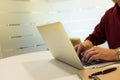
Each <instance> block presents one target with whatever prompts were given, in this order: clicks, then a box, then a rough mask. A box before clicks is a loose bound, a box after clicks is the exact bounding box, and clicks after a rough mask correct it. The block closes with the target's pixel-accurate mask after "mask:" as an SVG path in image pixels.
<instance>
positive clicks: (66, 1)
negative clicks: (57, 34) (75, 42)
mask: <svg viewBox="0 0 120 80" xmlns="http://www.w3.org/2000/svg"><path fill="white" fill-rule="evenodd" d="M46 3H47V4H48V6H49V8H48V13H46V21H45V22H46V23H50V22H55V21H61V22H62V23H63V24H64V27H65V29H66V30H67V32H68V34H69V37H79V38H81V40H82V41H84V39H85V38H86V37H87V36H88V35H89V34H90V33H91V32H92V31H93V29H94V27H95V26H96V25H97V23H98V22H99V21H100V19H101V17H102V16H103V14H104V13H105V11H106V10H107V9H109V8H110V7H111V6H113V5H114V4H113V2H112V0H46ZM102 46H103V47H107V44H104V45H102Z"/></svg>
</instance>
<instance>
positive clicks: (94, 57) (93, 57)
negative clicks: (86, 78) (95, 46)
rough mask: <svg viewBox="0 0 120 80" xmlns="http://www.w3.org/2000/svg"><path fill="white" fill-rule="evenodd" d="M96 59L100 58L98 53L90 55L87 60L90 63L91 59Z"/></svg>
mask: <svg viewBox="0 0 120 80" xmlns="http://www.w3.org/2000/svg"><path fill="white" fill-rule="evenodd" d="M97 59H100V58H99V55H98V54H96V55H93V56H91V57H90V58H89V59H88V61H87V62H88V63H90V62H91V61H93V60H97Z"/></svg>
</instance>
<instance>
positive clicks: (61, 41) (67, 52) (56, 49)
mask: <svg viewBox="0 0 120 80" xmlns="http://www.w3.org/2000/svg"><path fill="white" fill-rule="evenodd" d="M37 28H38V30H39V32H40V34H41V36H42V37H43V39H44V41H45V43H46V45H47V46H48V48H49V50H50V51H51V53H52V55H53V56H54V57H55V59H57V60H59V61H62V62H64V63H66V64H69V65H71V66H73V67H75V68H77V69H85V68H97V67H103V66H106V65H110V64H113V62H112V63H111V62H109V63H102V64H101V65H100V64H97V65H96V64H95V65H91V66H84V65H83V63H82V61H81V60H80V58H79V57H78V55H77V53H76V51H75V49H74V46H73V45H72V43H71V41H70V38H69V37H68V35H67V33H66V31H65V29H64V27H63V25H62V24H61V22H55V23H50V24H46V25H42V26H38V27H37Z"/></svg>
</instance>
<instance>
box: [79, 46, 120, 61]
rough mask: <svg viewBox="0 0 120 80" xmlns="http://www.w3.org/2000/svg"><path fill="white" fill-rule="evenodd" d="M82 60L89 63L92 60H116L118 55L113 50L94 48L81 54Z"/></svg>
mask: <svg viewBox="0 0 120 80" xmlns="http://www.w3.org/2000/svg"><path fill="white" fill-rule="evenodd" d="M81 55H82V56H83V57H82V60H83V61H85V62H88V63H90V62H91V61H92V60H96V59H101V60H105V61H114V60H118V59H119V58H118V54H117V53H116V51H115V50H114V49H106V48H101V47H98V46H94V47H92V48H90V49H88V50H86V51H85V52H84V53H82V54H81Z"/></svg>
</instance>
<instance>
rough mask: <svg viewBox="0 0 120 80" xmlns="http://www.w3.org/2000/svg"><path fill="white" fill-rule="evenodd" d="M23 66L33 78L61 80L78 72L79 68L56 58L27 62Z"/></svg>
mask: <svg viewBox="0 0 120 80" xmlns="http://www.w3.org/2000/svg"><path fill="white" fill-rule="evenodd" d="M23 66H24V67H25V69H26V70H27V72H28V73H29V74H30V76H31V77H32V78H33V80H57V79H59V80H60V78H63V77H66V76H71V75H77V73H78V69H76V68H73V67H71V66H69V65H67V64H64V63H62V62H60V61H57V60H55V59H52V60H40V61H31V62H25V63H23Z"/></svg>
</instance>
